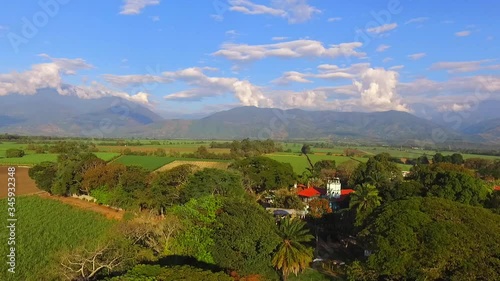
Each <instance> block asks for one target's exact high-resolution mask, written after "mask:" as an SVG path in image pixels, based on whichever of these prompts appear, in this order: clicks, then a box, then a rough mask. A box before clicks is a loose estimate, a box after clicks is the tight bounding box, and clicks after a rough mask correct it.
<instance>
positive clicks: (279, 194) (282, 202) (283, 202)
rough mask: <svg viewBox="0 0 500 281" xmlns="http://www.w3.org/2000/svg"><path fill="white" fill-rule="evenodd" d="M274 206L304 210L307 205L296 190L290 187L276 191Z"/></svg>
mask: <svg viewBox="0 0 500 281" xmlns="http://www.w3.org/2000/svg"><path fill="white" fill-rule="evenodd" d="M272 206H273V207H274V208H285V209H295V210H303V209H304V207H305V205H304V202H302V200H301V199H300V197H299V196H298V195H297V193H296V192H294V191H290V190H288V189H280V190H277V191H276V192H275V193H274V200H273V204H272Z"/></svg>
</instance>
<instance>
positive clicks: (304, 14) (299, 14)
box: [229, 0, 321, 24]
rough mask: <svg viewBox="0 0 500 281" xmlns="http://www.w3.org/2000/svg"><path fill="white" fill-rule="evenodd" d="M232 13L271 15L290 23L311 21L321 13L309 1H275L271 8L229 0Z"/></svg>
mask: <svg viewBox="0 0 500 281" xmlns="http://www.w3.org/2000/svg"><path fill="white" fill-rule="evenodd" d="M229 5H231V7H230V8H229V10H230V11H233V12H240V13H243V14H247V15H270V16H275V17H282V18H286V19H287V20H288V22H289V23H291V24H294V23H302V22H306V21H308V20H310V19H311V18H312V17H313V16H314V15H315V14H317V13H320V12H321V11H320V10H319V9H317V8H316V7H313V6H311V5H309V4H308V3H307V0H273V1H271V6H266V5H260V4H255V3H253V2H252V1H250V0H229Z"/></svg>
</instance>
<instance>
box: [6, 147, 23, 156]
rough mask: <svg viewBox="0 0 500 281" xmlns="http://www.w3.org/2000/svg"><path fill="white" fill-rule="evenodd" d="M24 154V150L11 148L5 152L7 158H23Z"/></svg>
mask: <svg viewBox="0 0 500 281" xmlns="http://www.w3.org/2000/svg"><path fill="white" fill-rule="evenodd" d="M24 154H25V153H24V150H22V149H15V148H10V149H7V150H6V151H5V158H21V157H23V156H24Z"/></svg>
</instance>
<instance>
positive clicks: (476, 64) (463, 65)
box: [430, 59, 500, 73]
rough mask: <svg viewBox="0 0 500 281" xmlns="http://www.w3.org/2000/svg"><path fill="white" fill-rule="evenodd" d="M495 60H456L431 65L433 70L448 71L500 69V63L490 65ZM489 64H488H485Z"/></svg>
mask: <svg viewBox="0 0 500 281" xmlns="http://www.w3.org/2000/svg"><path fill="white" fill-rule="evenodd" d="M493 61H494V60H489V59H488V60H477V61H455V62H437V63H434V64H432V65H431V68H430V69H431V70H446V71H447V72H448V73H461V72H473V71H478V70H483V69H500V65H499V64H494V65H488V64H489V63H490V62H493ZM485 64H487V65H485Z"/></svg>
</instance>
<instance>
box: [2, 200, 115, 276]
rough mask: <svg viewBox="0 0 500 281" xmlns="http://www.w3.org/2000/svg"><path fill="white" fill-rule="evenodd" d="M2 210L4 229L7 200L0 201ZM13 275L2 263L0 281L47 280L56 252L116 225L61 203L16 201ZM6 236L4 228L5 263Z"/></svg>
mask: <svg viewBox="0 0 500 281" xmlns="http://www.w3.org/2000/svg"><path fill="white" fill-rule="evenodd" d="M0 205H1V206H5V212H2V220H3V221H4V222H5V225H7V200H6V199H3V200H0ZM16 209H17V213H16V217H17V218H18V221H17V222H16V257H17V260H16V261H17V264H16V273H15V274H11V273H9V272H7V263H6V262H2V263H1V264H2V265H1V266H0V268H1V270H0V280H5V281H9V280H16V281H17V280H26V281H30V280H33V281H39V280H48V279H47V278H48V277H46V276H45V274H44V271H49V270H50V268H49V267H48V265H49V264H50V263H53V258H54V255H56V254H57V252H58V251H61V250H64V249H71V248H73V247H75V246H80V245H82V244H85V243H88V242H85V239H88V240H89V241H92V240H93V241H95V240H97V239H96V238H98V237H100V236H102V235H103V234H104V233H105V232H106V231H107V230H108V229H109V228H110V227H111V226H113V225H114V224H115V222H113V221H111V220H107V219H106V218H105V217H103V216H101V215H98V214H96V213H93V212H89V211H84V210H80V209H76V208H75V207H71V206H69V205H66V204H64V203H61V202H58V201H55V200H51V199H43V198H40V197H38V196H27V197H18V198H17V200H16ZM8 235H9V232H8V231H7V228H6V227H5V226H4V227H3V230H2V231H1V232H0V240H1V241H2V242H3V243H2V245H3V246H2V257H3V259H4V261H6V259H7V258H6V255H7V254H8V253H9V251H8V248H7V247H8V245H7V241H8V240H7V238H8Z"/></svg>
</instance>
